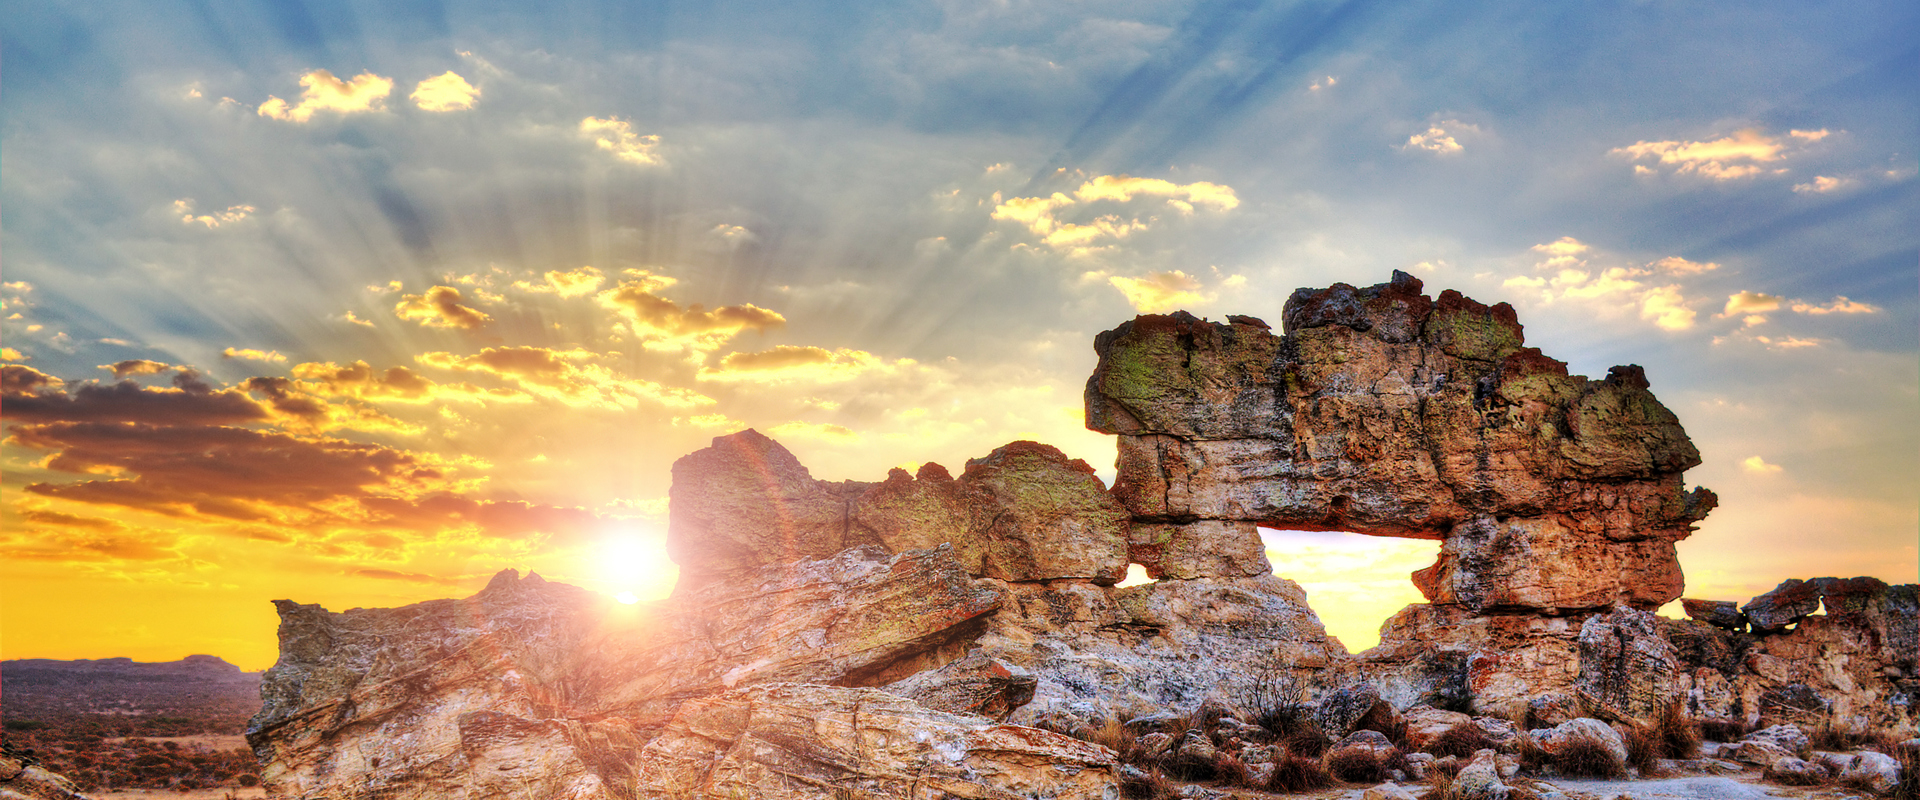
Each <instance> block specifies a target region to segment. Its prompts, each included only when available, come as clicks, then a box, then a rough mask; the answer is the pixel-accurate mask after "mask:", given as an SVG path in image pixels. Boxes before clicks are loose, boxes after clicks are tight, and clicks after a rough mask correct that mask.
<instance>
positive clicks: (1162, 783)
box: [1120, 771, 1176, 800]
mask: <svg viewBox="0 0 1920 800" xmlns="http://www.w3.org/2000/svg"><path fill="white" fill-rule="evenodd" d="M1120 796H1121V797H1125V798H1128V799H1129V800H1167V798H1171V797H1175V796H1176V793H1175V792H1174V789H1173V783H1172V782H1170V781H1168V780H1167V777H1166V776H1165V775H1161V774H1160V773H1158V772H1152V771H1148V772H1145V773H1143V774H1140V775H1130V776H1125V777H1122V778H1121V779H1120Z"/></svg>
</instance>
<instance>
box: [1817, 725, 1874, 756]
mask: <svg viewBox="0 0 1920 800" xmlns="http://www.w3.org/2000/svg"><path fill="white" fill-rule="evenodd" d="M1807 740H1808V741H1809V742H1811V743H1812V744H1813V749H1815V750H1830V751H1833V752H1836V753H1844V752H1847V751H1849V750H1858V749H1860V748H1861V747H1863V746H1866V745H1867V744H1869V743H1871V742H1873V735H1872V734H1871V733H1868V732H1867V731H1864V730H1849V729H1846V728H1842V727H1840V726H1839V725H1836V724H1834V722H1833V720H1832V719H1831V718H1829V719H1825V720H1821V722H1820V724H1818V725H1815V726H1813V730H1811V731H1808V732H1807Z"/></svg>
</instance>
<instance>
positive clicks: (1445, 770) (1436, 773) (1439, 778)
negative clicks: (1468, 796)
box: [1427, 757, 1467, 797]
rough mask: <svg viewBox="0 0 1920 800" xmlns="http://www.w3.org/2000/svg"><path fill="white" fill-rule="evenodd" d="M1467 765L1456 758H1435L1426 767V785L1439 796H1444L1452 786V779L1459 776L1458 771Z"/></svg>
mask: <svg viewBox="0 0 1920 800" xmlns="http://www.w3.org/2000/svg"><path fill="white" fill-rule="evenodd" d="M1466 766H1467V763H1466V762H1465V761H1462V760H1460V759H1459V758H1458V757H1446V758H1436V759H1434V760H1433V763H1431V764H1428V765H1427V785H1429V786H1432V787H1434V789H1436V790H1438V792H1439V794H1440V796H1442V797H1444V796H1446V793H1447V789H1448V788H1450V787H1452V786H1453V779H1454V778H1457V777H1459V776H1460V770H1462V769H1465V768H1466Z"/></svg>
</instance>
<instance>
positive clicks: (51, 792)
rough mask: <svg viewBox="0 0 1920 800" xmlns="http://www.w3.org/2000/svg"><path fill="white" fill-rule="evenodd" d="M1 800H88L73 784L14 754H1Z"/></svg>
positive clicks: (4, 752)
mask: <svg viewBox="0 0 1920 800" xmlns="http://www.w3.org/2000/svg"><path fill="white" fill-rule="evenodd" d="M0 798H4V800H87V796H86V795H83V794H81V793H80V791H79V789H78V788H77V787H75V786H74V785H73V781H70V780H67V778H66V776H64V775H61V774H59V773H57V772H51V771H48V770H47V769H46V768H45V767H42V766H40V765H39V764H36V763H34V762H33V759H31V758H29V757H27V756H25V755H22V754H20V753H16V752H14V751H13V749H12V748H7V749H6V750H5V751H3V752H0Z"/></svg>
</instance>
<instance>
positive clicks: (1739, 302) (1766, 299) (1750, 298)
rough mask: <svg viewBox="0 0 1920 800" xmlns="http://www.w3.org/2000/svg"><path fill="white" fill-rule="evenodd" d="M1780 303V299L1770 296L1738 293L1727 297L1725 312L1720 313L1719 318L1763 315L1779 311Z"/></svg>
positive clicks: (1755, 293)
mask: <svg viewBox="0 0 1920 800" xmlns="http://www.w3.org/2000/svg"><path fill="white" fill-rule="evenodd" d="M1780 302H1781V298H1779V297H1775V296H1773V295H1770V294H1761V293H1759V292H1740V293H1738V294H1733V295H1729V296H1728V297H1727V307H1726V310H1724V311H1722V312H1720V315H1719V316H1721V317H1731V316H1735V315H1740V314H1764V313H1766V312H1769V311H1777V310H1779V308H1780Z"/></svg>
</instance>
